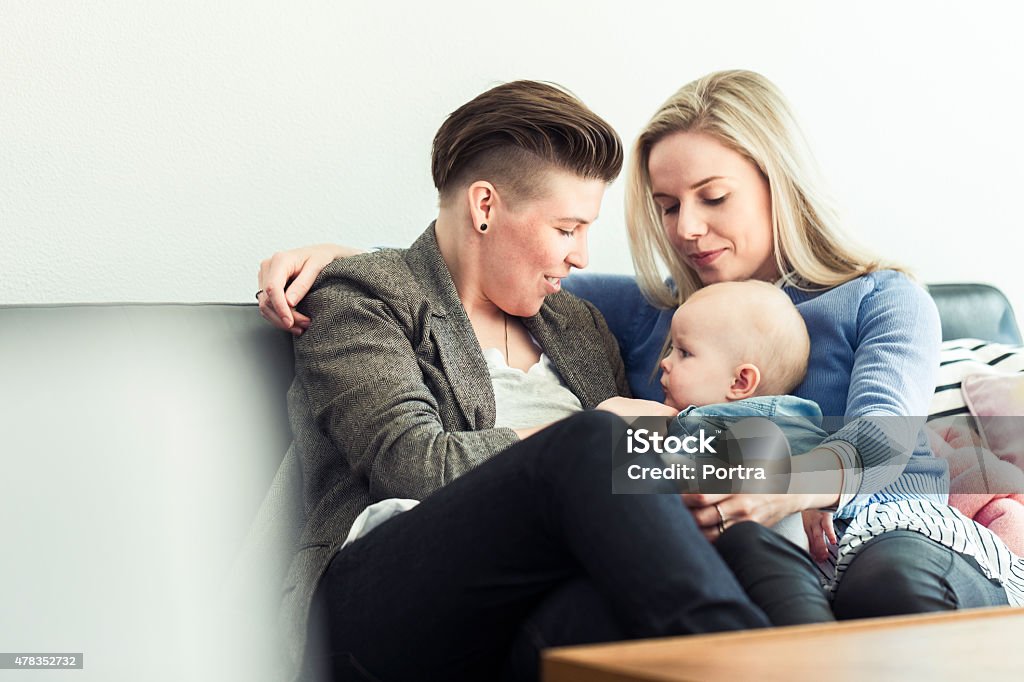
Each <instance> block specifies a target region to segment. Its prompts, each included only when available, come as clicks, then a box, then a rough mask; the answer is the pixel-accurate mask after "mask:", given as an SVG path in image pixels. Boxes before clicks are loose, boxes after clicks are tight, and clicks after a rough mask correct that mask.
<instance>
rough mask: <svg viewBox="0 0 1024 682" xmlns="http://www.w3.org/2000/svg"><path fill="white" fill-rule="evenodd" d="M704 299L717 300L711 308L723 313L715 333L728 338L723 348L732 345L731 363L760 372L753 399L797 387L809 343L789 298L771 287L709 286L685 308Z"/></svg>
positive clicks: (759, 284) (742, 284)
mask: <svg viewBox="0 0 1024 682" xmlns="http://www.w3.org/2000/svg"><path fill="white" fill-rule="evenodd" d="M710 296H716V297H723V301H721V302H719V301H716V302H715V304H716V305H718V306H719V310H720V311H722V312H724V313H725V314H726V317H725V321H726V324H725V325H724V326H722V328H721V330H722V331H723V332H729V331H731V332H732V335H731V336H730V338H729V339H727V340H723V344H724V343H725V342H726V341H731V342H732V343H731V345H732V346H733V347H734V348H735V352H736V364H737V365H740V364H743V363H750V364H753V365H756V366H757V368H758V369H759V370H760V372H761V383H760V384H759V385H758V387H757V390H756V391H755V395H759V396H760V395H784V394H787V393H790V392H792V391H793V390H794V389H795V388H796V387H797V386H799V385H800V382H801V381H803V379H804V376H805V375H806V374H807V360H808V358H809V356H810V352H811V342H810V338H809V337H808V335H807V325H806V324H804V318H803V317H802V316H801V315H800V312H799V311H798V310H797V309H796V306H795V305H793V302H792V301H791V300H790V299H789V296H787V295H786V294H785V292H783V291H782V290H781V289H780V288H778V287H777V286H775V285H773V284H769V283H767V282H760V281H757V280H747V281H741V282H719V283H717V284H709V285H708V286H705V287H702V288H701V289H698V290H697V291H696V292H694V293H693V294H692V295H691V296H690V298H689V299H687V303H688V302H690V301H697V300H701V299H705V298H707V297H710ZM726 296H728V300H724V297H726ZM684 305H685V304H684Z"/></svg>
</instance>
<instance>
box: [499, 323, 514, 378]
mask: <svg viewBox="0 0 1024 682" xmlns="http://www.w3.org/2000/svg"><path fill="white" fill-rule="evenodd" d="M501 312H502V314H503V315H504V316H505V364H506V365H508V366H509V367H511V366H512V358H510V357H509V356H508V313H506V312H505V311H504V310H502V311H501Z"/></svg>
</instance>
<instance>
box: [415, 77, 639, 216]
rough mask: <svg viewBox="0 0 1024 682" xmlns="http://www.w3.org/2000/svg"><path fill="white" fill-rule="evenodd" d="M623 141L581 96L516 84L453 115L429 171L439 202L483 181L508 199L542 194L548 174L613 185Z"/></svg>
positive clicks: (440, 133)
mask: <svg viewBox="0 0 1024 682" xmlns="http://www.w3.org/2000/svg"><path fill="white" fill-rule="evenodd" d="M622 156H623V152H622V141H621V140H620V139H619V136H618V134H617V133H616V132H615V131H614V130H613V129H612V127H611V126H610V125H608V123H607V122H606V121H605V120H604V119H602V118H601V117H600V116H598V115H597V114H595V113H594V112H593V111H591V110H590V109H588V108H587V106H586V105H585V104H583V102H581V101H580V100H579V99H578V98H577V97H576V96H575V95H573V94H572V93H570V92H568V91H567V90H565V89H563V88H561V87H559V86H557V85H554V84H550V83H542V82H538V81H514V82H511V83H505V84H504V85H499V86H497V87H495V88H491V89H490V90H488V91H487V92H485V93H483V94H481V95H478V96H476V97H474V98H473V99H472V100H470V101H469V102H467V103H466V104H463V105H462V106H461V107H459V108H458V109H456V110H455V111H453V112H452V113H451V114H450V115H449V116H448V118H447V119H446V120H445V122H444V123H443V124H442V125H441V128H440V129H439V130H438V131H437V135H436V136H435V137H434V145H433V150H432V153H431V173H432V175H433V176H434V186H435V187H437V191H438V194H439V196H440V201H441V205H442V206H444V205H446V204H447V202H448V201H450V200H451V198H452V196H453V195H454V193H455V191H456V190H458V189H461V188H464V187H468V186H469V185H470V184H472V183H474V182H477V181H478V180H485V181H487V182H490V183H491V184H492V185H494V186H495V188H496V189H498V191H500V192H503V193H504V194H505V195H506V196H507V197H508V199H509V200H510V201H513V202H514V201H519V200H529V199H536V198H539V197H541V196H542V195H543V194H544V179H545V173H547V172H548V171H550V170H552V169H557V170H562V171H567V172H570V173H573V174H575V175H577V176H579V177H581V178H586V179H600V180H604V181H605V182H606V183H607V182H611V181H612V180H614V179H615V178H616V177H617V176H618V174H619V171H620V170H622Z"/></svg>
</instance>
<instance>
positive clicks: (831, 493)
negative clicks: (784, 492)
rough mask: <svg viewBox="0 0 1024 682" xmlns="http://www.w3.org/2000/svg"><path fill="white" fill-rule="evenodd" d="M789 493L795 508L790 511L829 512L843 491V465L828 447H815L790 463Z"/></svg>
mask: <svg viewBox="0 0 1024 682" xmlns="http://www.w3.org/2000/svg"><path fill="white" fill-rule="evenodd" d="M790 461H791V463H792V469H791V471H792V473H791V475H790V486H789V491H790V493H791V494H793V495H795V498H794V501H795V502H796V504H797V505H798V508H797V509H794V510H793V511H803V510H805V509H829V508H834V507H835V506H836V505H837V504H838V503H839V498H840V493H841V492H842V489H843V465H842V462H841V460H840V458H839V456H838V455H836V453H835V452H833V451H832V450H831V449H829V448H815V449H814V450H811V451H810V452H808V453H805V454H803V455H798V456H796V457H793V458H792V460H790Z"/></svg>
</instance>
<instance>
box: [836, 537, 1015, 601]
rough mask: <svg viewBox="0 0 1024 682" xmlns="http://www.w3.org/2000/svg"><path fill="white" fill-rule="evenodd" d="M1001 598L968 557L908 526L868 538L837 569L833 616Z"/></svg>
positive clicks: (1000, 590)
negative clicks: (845, 564) (839, 573)
mask: <svg viewBox="0 0 1024 682" xmlns="http://www.w3.org/2000/svg"><path fill="white" fill-rule="evenodd" d="M1006 603H1007V600H1006V592H1005V591H1004V590H1003V588H1002V587H1000V586H999V585H998V584H996V583H994V582H992V581H991V580H989V579H988V578H986V577H985V575H984V574H983V573H982V572H981V568H979V567H978V565H977V563H975V562H974V560H972V559H970V558H967V557H964V556H963V555H961V554H960V553H958V552H954V551H953V550H951V549H949V548H948V547H945V546H943V545H940V544H939V543H937V542H935V541H933V540H931V539H929V538H927V537H925V536H924V535H921V534H920V533H915V532H913V531H909V530H895V531H889V532H888V533H885V534H884V535H880V536H878V537H876V538H874V539H872V540H870V541H869V542H868V543H867V544H866V545H864V547H863V548H862V549H861V550H860V552H859V553H858V554H857V556H856V557H855V558H854V560H853V561H852V562H850V565H849V567H848V568H847V569H846V572H845V573H844V574H843V578H842V580H841V581H840V582H839V587H838V588H837V589H836V594H835V597H834V598H833V600H832V609H833V611H835V614H836V618H838V619H840V620H846V619H851V618H873V617H877V616H895V615H901V614H907V613H926V612H929V611H950V610H954V609H970V608H978V607H982V606H1001V605H1005V604H1006Z"/></svg>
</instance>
